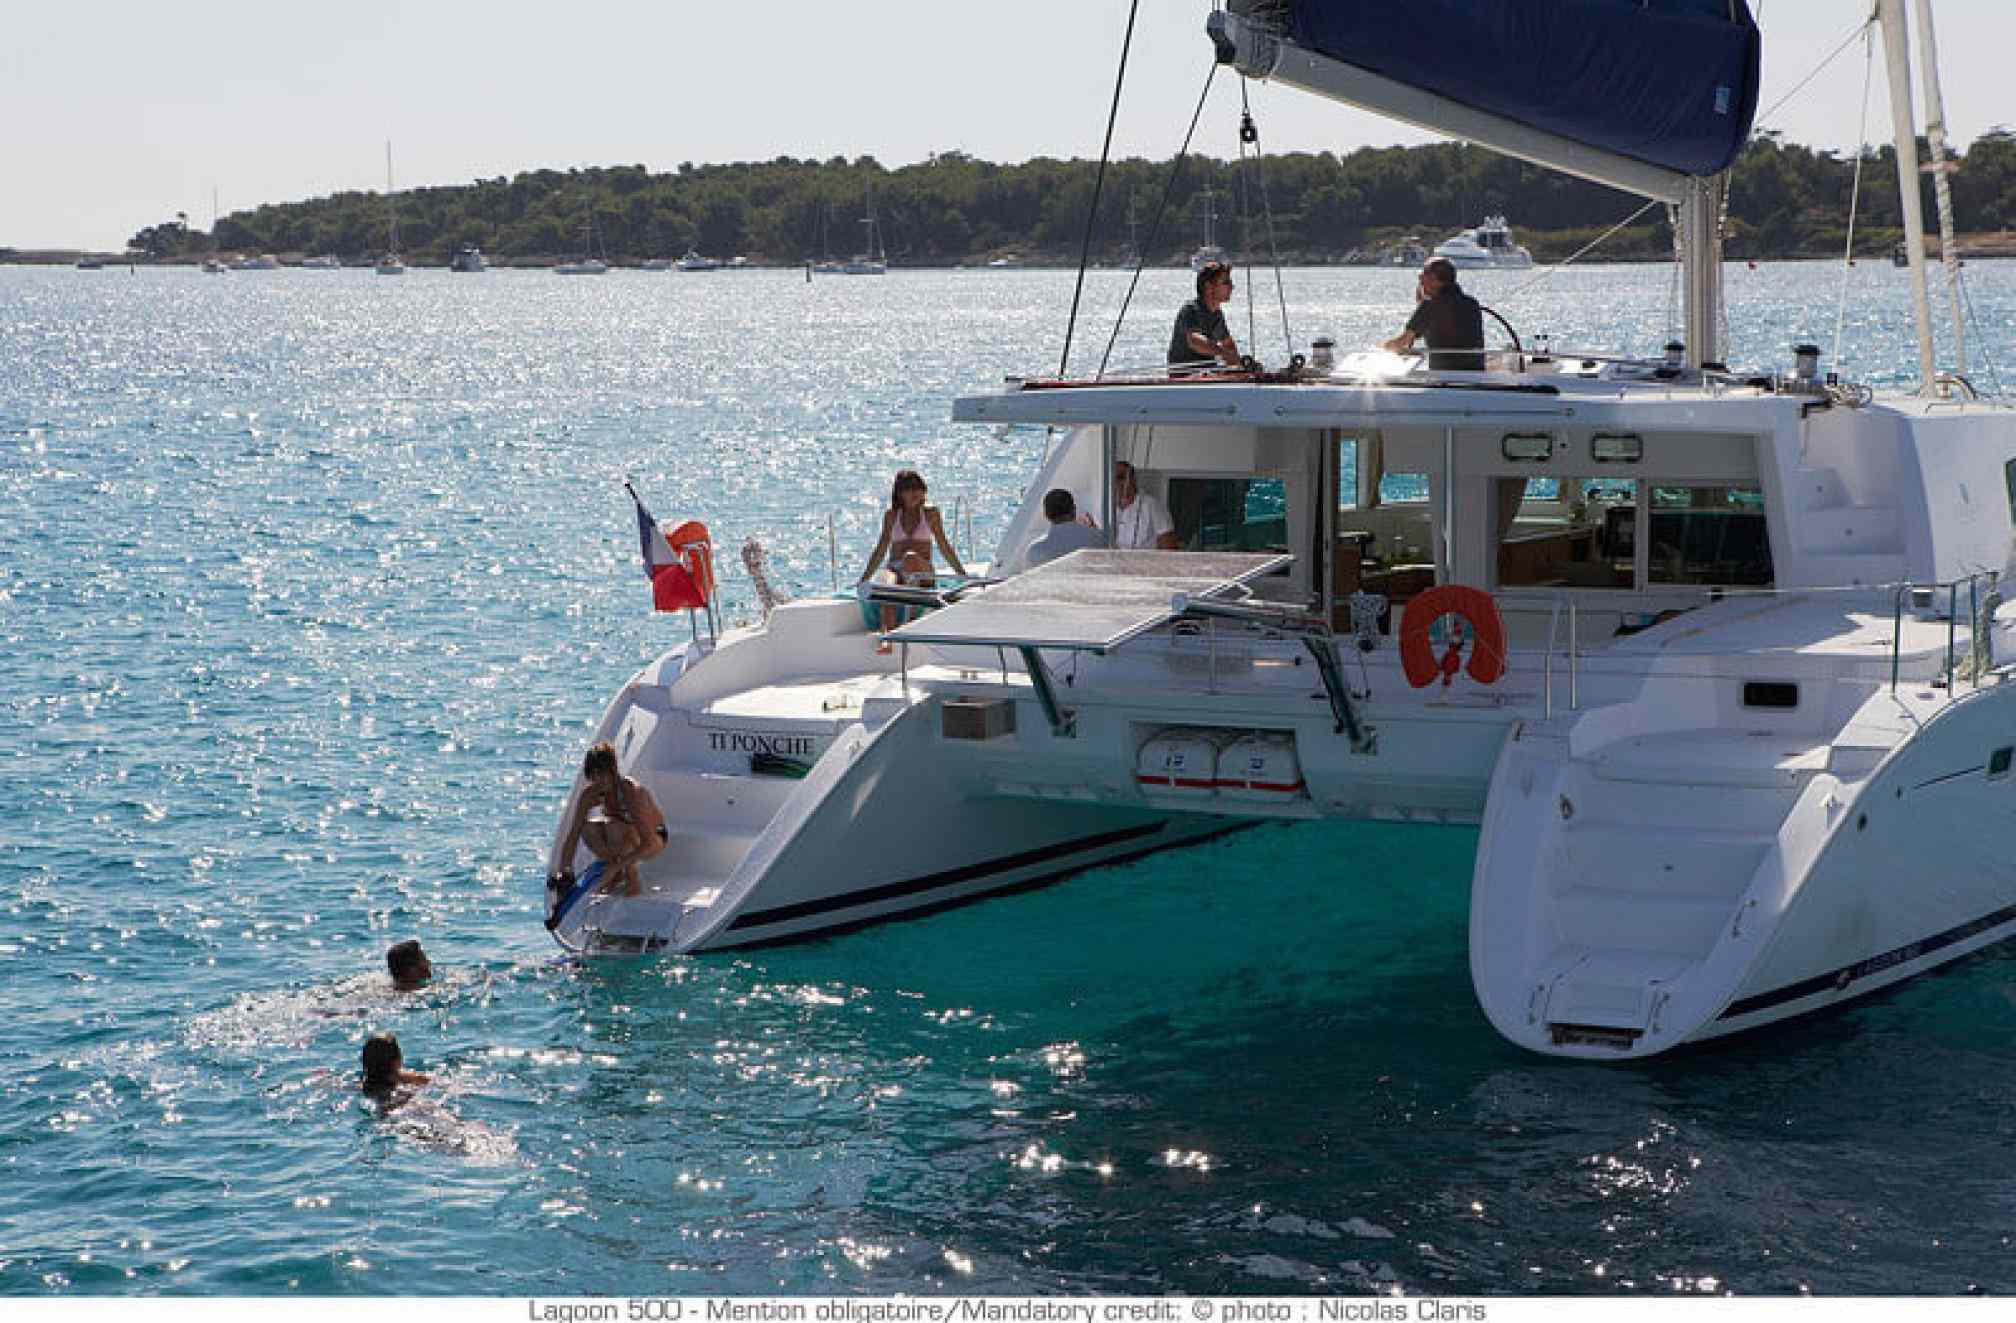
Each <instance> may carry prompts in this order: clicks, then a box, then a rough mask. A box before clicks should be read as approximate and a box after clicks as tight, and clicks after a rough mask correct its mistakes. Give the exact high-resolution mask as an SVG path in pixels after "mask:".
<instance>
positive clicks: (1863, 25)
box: [1750, 13, 1876, 138]
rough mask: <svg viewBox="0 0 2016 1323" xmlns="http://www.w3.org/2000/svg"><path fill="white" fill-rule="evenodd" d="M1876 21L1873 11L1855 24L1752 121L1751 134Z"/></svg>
mask: <svg viewBox="0 0 2016 1323" xmlns="http://www.w3.org/2000/svg"><path fill="white" fill-rule="evenodd" d="M1875 21H1876V15H1875V14H1873V13H1872V14H1870V15H1869V17H1867V18H1865V19H1863V20H1862V21H1861V22H1860V23H1857V24H1856V25H1855V30H1854V31H1853V32H1850V33H1849V34H1848V35H1847V36H1846V37H1844V38H1842V40H1841V44H1840V45H1839V46H1836V47H1835V48H1834V51H1833V53H1832V54H1830V55H1829V56H1828V57H1827V58H1826V59H1824V60H1822V61H1820V63H1819V64H1817V65H1815V66H1814V67H1813V72H1812V73H1809V74H1807V75H1806V76H1805V77H1804V78H1801V79H1800V80H1799V81H1798V82H1796V83H1794V84H1793V85H1792V90H1791V91H1789V92H1787V93H1786V94H1785V95H1784V96H1781V97H1779V98H1778V99H1777V100H1776V101H1774V102H1772V103H1771V109H1769V110H1767V111H1765V112H1764V113H1763V114H1761V115H1759V116H1758V117H1757V118H1756V119H1754V120H1752V121H1751V124H1750V136H1751V137H1753V138H1754V137H1756V136H1757V135H1758V134H1760V133H1762V132H1764V127H1763V126H1764V125H1766V124H1768V123H1770V121H1771V117H1772V116H1773V115H1775V114H1777V113H1778V112H1779V111H1781V110H1783V109H1784V108H1785V103H1786V102H1787V101H1790V100H1791V99H1792V98H1793V97H1795V96H1798V95H1799V94H1800V93H1801V92H1803V91H1805V90H1806V84H1808V83H1810V82H1812V81H1813V80H1814V79H1815V78H1818V77H1819V76H1820V75H1821V73H1823V72H1824V71H1825V70H1826V68H1827V66H1828V65H1830V64H1832V63H1834V61H1835V60H1837V59H1839V58H1841V52H1842V51H1845V50H1847V49H1848V48H1849V47H1850V46H1852V45H1854V44H1855V38H1857V37H1859V36H1861V35H1862V34H1863V32H1864V31H1865V30H1867V29H1868V28H1869V26H1870V25H1871V24H1873V23H1874V22H1875Z"/></svg>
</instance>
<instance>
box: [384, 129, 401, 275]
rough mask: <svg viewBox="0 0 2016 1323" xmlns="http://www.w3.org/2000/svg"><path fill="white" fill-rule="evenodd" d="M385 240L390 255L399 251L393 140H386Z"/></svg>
mask: <svg viewBox="0 0 2016 1323" xmlns="http://www.w3.org/2000/svg"><path fill="white" fill-rule="evenodd" d="M385 238H386V243H387V247H386V250H385V251H387V252H388V253H393V254H397V253H398V251H399V208H398V205H397V204H396V203H394V202H393V201H392V140H391V139H390V138H387V139H386V140H385Z"/></svg>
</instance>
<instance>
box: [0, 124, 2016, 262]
mask: <svg viewBox="0 0 2016 1323" xmlns="http://www.w3.org/2000/svg"><path fill="white" fill-rule="evenodd" d="M1894 161H1895V157H1894V154H1893V152H1892V150H1891V149H1890V148H1889V147H1883V148H1880V149H1877V150H1875V151H1872V152H1871V153H1870V154H1869V155H1868V156H1867V157H1865V158H1864V161H1863V176H1862V193H1861V202H1860V208H1859V215H1858V217H1857V222H1856V250H1857V252H1858V253H1860V254H1868V255H1884V254H1887V253H1888V252H1889V250H1890V249H1891V247H1892V246H1893V245H1894V244H1895V243H1896V241H1897V239H1898V237H1899V235H1900V234H1901V232H1902V231H1901V225H1902V222H1901V219H1900V216H1899V209H1898V204H1897V196H1896V192H1897V190H1896V183H1895V181H1896V169H1895V164H1894ZM1854 166H1855V161H1854V158H1853V156H1852V154H1850V155H1845V156H1844V155H1838V154H1835V153H1832V152H1825V151H1816V150H1814V149H1811V148H1808V147H1802V146H1799V145H1797V144H1793V143H1787V142H1785V141H1783V140H1782V139H1781V138H1780V137H1779V136H1778V135H1776V134H1763V135H1760V136H1758V137H1757V138H1756V139H1754V140H1753V141H1752V142H1751V144H1750V145H1749V147H1748V148H1747V149H1745V151H1744V154H1743V156H1742V158H1741V159H1740V160H1739V161H1738V162H1737V165H1736V168H1735V170H1734V171H1733V172H1732V174H1731V180H1730V195H1729V214H1728V229H1727V236H1728V248H1727V251H1728V255H1729V256H1730V257H1732V258H1736V259H1742V258H1758V259H1782V258H1800V257H1838V256H1839V255H1840V253H1841V251H1842V247H1843V244H1844V242H1845V238H1846V225H1847V218H1848V202H1849V192H1850V189H1851V187H1852V184H1853V177H1854ZM1097 169H1098V166H1097V163H1096V162H1090V161H1078V160H1072V161H1059V160H1050V159H1037V160H1032V161H1027V162H1023V163H1021V164H1018V165H996V164H992V163H989V162H986V161H982V160H978V159H975V158H974V157H971V156H968V155H966V154H965V153H963V152H945V153H942V154H939V155H936V156H933V157H932V158H931V159H930V160H928V161H925V162H922V163H920V164H917V165H910V166H904V167H902V168H900V169H895V170H889V169H885V168H884V167H883V166H881V165H880V164H878V163H877V162H876V161H875V160H874V159H873V158H872V157H861V158H858V159H855V160H852V161H849V160H846V159H844V158H841V157H834V158H832V159H831V160H827V161H811V160H802V161H801V160H794V159H792V158H790V157H779V158H777V159H776V160H773V161H764V162H748V163H741V164H732V165H693V164H690V163H689V164H686V165H681V166H680V167H679V168H678V169H677V170H676V171H672V172H666V173H657V174H654V173H652V172H651V171H649V170H647V169H645V168H644V167H643V166H641V165H631V166H610V167H606V168H598V169H585V170H568V171H564V172H563V171H557V170H534V171H527V172H525V173H521V174H519V175H516V176H514V177H511V178H505V177H502V176H500V177H498V178H495V179H481V180H477V181H475V182H473V183H469V184H462V185H455V186H449V187H428V188H414V189H408V190H403V191H401V192H399V193H398V194H397V195H396V197H395V199H394V201H395V203H396V206H397V210H398V218H399V233H400V236H401V245H402V247H403V249H404V251H405V255H406V258H407V260H408V261H409V262H418V263H422V264H435V265H445V264H446V263H447V262H448V260H449V258H450V257H451V256H452V255H453V254H454V253H455V252H456V251H457V250H458V249H460V248H462V247H464V246H468V245H473V246H475V247H478V248H481V249H482V250H483V251H484V252H485V254H486V255H487V256H488V257H489V258H490V260H491V261H493V262H501V263H504V264H515V265H545V264H550V263H552V262H556V261H561V260H565V259H567V258H570V257H578V256H581V255H583V254H584V253H586V252H588V251H589V250H590V249H591V248H592V249H593V250H594V251H595V253H596V255H598V256H602V257H606V258H607V259H608V260H610V261H612V262H618V263H635V262H642V261H645V260H648V259H651V258H666V257H677V256H679V255H680V254H683V253H687V252H700V253H705V254H708V255H710V256H716V257H729V256H744V257H746V258H747V259H748V260H749V261H751V262H758V263H768V264H791V265H795V264H798V263H802V262H805V261H808V260H818V259H821V258H825V257H829V256H830V257H845V256H847V255H848V254H850V253H853V252H856V251H860V250H861V249H863V248H864V247H865V246H867V243H868V239H867V228H868V227H866V226H864V225H863V224H862V221H863V219H864V217H865V216H866V215H867V214H868V211H869V209H871V208H872V211H873V214H874V218H875V222H876V225H875V229H876V231H877V233H878V236H879V244H880V246H881V247H882V248H884V249H885V250H886V251H887V254H888V256H889V259H890V260H891V261H892V262H894V263H897V264H902V265H913V266H953V265H959V264H974V265H977V264H984V263H988V262H996V263H1001V264H1005V263H1010V262H1013V263H1017V264H1022V265H1068V264H1075V263H1076V262H1077V260H1078V254H1079V248H1080V244H1081V242H1082V241H1083V239H1084V231H1085V215H1086V211H1087V208H1088V206H1089V205H1090V201H1091V197H1092V189H1093V183H1094V178H1095V175H1096V173H1097ZM1255 169H1264V171H1265V199H1264V202H1265V205H1263V198H1262V192H1261V187H1260V177H1259V176H1258V175H1257V174H1254V173H1252V172H1253V171H1254V170H1255ZM1169 172H1170V162H1168V161H1148V160H1142V159H1139V158H1134V159H1129V160H1124V161H1119V162H1115V163H1113V165H1112V166H1110V167H1109V170H1108V174H1107V180H1106V191H1105V195H1104V198H1103V199H1102V201H1101V205H1100V216H1099V222H1098V226H1097V228H1096V230H1095V232H1094V235H1093V241H1092V254H1091V256H1092V260H1094V261H1096V262H1101V263H1104V264H1107V265H1123V264H1124V265H1132V264H1133V263H1134V262H1135V261H1136V260H1137V258H1140V259H1145V260H1146V261H1147V262H1148V264H1150V265H1157V266H1169V265H1172V264H1180V263H1182V262H1183V261H1184V260H1185V259H1186V258H1187V256H1188V254H1189V253H1190V252H1191V251H1192V250H1193V249H1194V248H1196V247H1197V245H1198V244H1199V243H1200V242H1201V241H1202V239H1203V233H1204V225H1205V219H1206V215H1207V212H1208V213H1209V214H1210V215H1212V216H1213V217H1214V218H1215V226H1216V238H1217V241H1218V242H1219V243H1220V244H1222V245H1224V246H1225V247H1226V248H1228V249H1230V250H1231V251H1233V252H1235V253H1238V254H1240V255H1241V256H1242V257H1244V258H1247V259H1250V260H1255V261H1260V260H1264V259H1265V257H1266V255H1267V254H1268V253H1269V252H1270V250H1271V251H1278V252H1279V254H1280V256H1281V258H1282V260H1283V261H1285V262H1291V263H1296V264H1307V263H1336V262H1346V261H1373V260H1378V259H1379V258H1380V257H1381V256H1383V255H1385V254H1387V253H1390V251H1391V250H1392V249H1393V248H1394V247H1396V246H1398V245H1400V244H1401V243H1403V242H1404V241H1405V240H1406V239H1408V238H1409V237H1410V236H1418V237H1419V238H1420V239H1421V240H1422V241H1424V242H1425V243H1426V244H1428V245H1429V246H1431V247H1432V246H1433V245H1434V244H1435V243H1436V242H1438V241H1439V240H1440V239H1442V238H1444V237H1447V236H1448V235H1449V234H1452V233H1454V232H1455V231H1456V230H1458V229H1460V228H1463V227H1465V226H1469V225H1475V224H1477V223H1478V221H1479V220H1481V219H1482V218H1483V217H1484V216H1486V215H1503V216H1506V217H1508V218H1509V219H1510V220H1511V222H1512V224H1513V226H1514V227H1515V229H1516V231H1517V238H1518V241H1519V242H1520V243H1523V244H1525V245H1526V246H1527V247H1528V248H1530V249H1531V250H1532V252H1533V255H1534V257H1535V259H1536V260H1538V261H1541V262H1547V261H1554V260H1559V259H1560V258H1563V257H1566V256H1568V255H1569V254H1571V253H1573V252H1575V251H1576V250H1577V249H1579V248H1581V247H1582V246H1583V245H1585V244H1587V243H1589V242H1590V241H1591V240H1593V239H1595V238H1596V237H1597V236H1598V235H1600V234H1601V233H1602V232H1603V231H1604V230H1606V229H1608V228H1609V227H1610V226H1611V225H1614V224H1615V223H1617V222H1618V221H1620V220H1622V219H1623V218H1624V217H1626V216H1629V215H1630V214H1631V213H1632V212H1633V211H1634V210H1636V209H1637V208H1638V207H1639V206H1640V205H1642V203H1641V201H1640V200H1639V199H1637V198H1634V197H1631V196H1629V195H1627V194H1623V193H1618V192H1616V191H1614V190H1612V189H1608V188H1604V187H1602V186H1600V185H1597V184H1590V183H1585V182H1583V181H1581V180H1578V179H1572V178H1569V177H1567V176H1564V175H1560V174H1555V173H1553V172H1550V171H1546V170H1541V169H1539V168H1537V167H1534V166H1529V165H1525V164H1523V163H1521V162H1518V161H1514V160H1510V159H1508V158H1505V157H1502V156H1498V155H1496V154H1494V153H1491V152H1488V151H1484V150H1482V149H1475V148H1470V147H1467V146H1465V145H1463V144H1460V143H1438V144H1432V145H1428V146H1420V147H1385V148H1364V149H1361V150H1358V151H1354V152H1350V153H1348V154H1344V155H1336V154H1333V153H1330V152H1316V153H1310V152H1295V153H1288V154H1284V155H1278V156H1270V157H1268V158H1266V160H1265V162H1264V165H1263V166H1260V167H1254V166H1250V165H1249V166H1246V167H1243V168H1242V167H1241V166H1240V165H1239V164H1238V163H1236V162H1225V161H1217V160H1211V159H1205V158H1192V159H1190V160H1188V161H1186V162H1185V163H1184V165H1183V169H1182V173H1181V174H1180V176H1179V177H1178V179H1177V181H1176V185H1175V188H1174V190H1173V192H1172V193H1171V195H1170V201H1169V204H1168V207H1167V209H1166V211H1165V212H1164V213H1163V215H1162V219H1161V225H1160V227H1159V229H1158V228H1156V226H1155V217H1156V212H1157V207H1158V204H1159V203H1160V201H1161V198H1162V196H1163V192H1164V189H1165V188H1166V187H1167V186H1168V180H1169ZM1952 189H1953V198H1954V207H1955V220H1956V226H1957V228H1958V229H1959V231H1961V232H1962V233H1963V234H1964V235H1966V236H1968V237H1967V238H1966V239H1965V240H1963V241H1962V243H1961V247H1962V249H1963V251H1966V252H1970V253H1973V254H1978V255H1983V256H1987V255H1996V254H1998V253H1999V254H2006V255H2012V256H2016V234H2011V233H2010V232H2009V231H2010V230H2011V228H2012V226H2016V133H2012V132H2011V131H2010V130H2008V129H2006V128H2000V127H1998V128H1996V129H1994V130H1992V131H1991V132H1989V133H1986V134H1984V135H1982V136H1981V137H1980V138H1979V139H1977V140H1976V141H1975V142H1974V144H1973V145H1972V147H1971V148H1970V149H1969V150H1968V151H1967V153H1966V154H1965V156H1964V158H1962V160H1961V161H1960V167H1959V169H1958V171H1957V172H1956V173H1955V174H1954V175H1953V177H1952ZM1924 191H1925V201H1926V215H1927V217H1928V221H1927V224H1928V226H1930V225H1931V224H1932V222H1931V221H1930V219H1929V218H1930V217H1931V216H1933V215H1935V214H1936V213H1935V212H1934V211H1933V210H1932V184H1931V182H1930V179H1929V177H1928V178H1927V179H1926V181H1925V183H1924ZM1269 207H1271V213H1272V214H1271V221H1272V224H1271V232H1272V244H1271V248H1270V242H1269V216H1268V214H1267V212H1268V208H1269ZM386 219H387V207H386V199H385V197H384V195H382V194H379V193H364V192H350V193H338V194H335V195H333V196H330V197H322V198H313V199H309V200H307V201H302V202H280V203H268V204H265V205H263V206H259V207H254V208H252V209H250V210H246V211H238V212H233V213H231V214H230V215H228V216H222V217H219V218H218V220H217V222H216V224H215V228H214V230H213V231H211V232H208V233H206V232H204V231H202V230H199V229H196V228H193V227H192V226H190V225H189V223H188V218H187V217H186V216H184V215H177V216H175V217H172V218H169V219H167V220H164V221H159V222H157V223H154V224H151V225H147V226H145V227H143V228H142V229H140V230H139V231H138V232H137V233H135V234H134V235H133V237H132V239H131V240H130V244H129V246H130V248H131V250H132V251H133V252H134V253H135V254H137V255H139V256H140V257H141V258H142V259H143V260H148V261H157V262H175V261H181V262H190V261H197V260H200V259H202V258H203V257H205V256H208V255H210V254H213V253H253V252H264V253H277V254H322V253H329V254H334V255H336V256H337V257H339V258H341V259H343V260H344V261H345V262H346V263H357V262H364V261H366V260H368V259H371V258H373V257H375V256H376V255H377V254H378V253H379V252H381V251H382V250H383V248H384V245H385V239H386ZM1672 251H1673V249H1672V236H1671V233H1670V231H1669V230H1668V228H1667V221H1666V216H1665V214H1664V209H1663V208H1654V209H1653V210H1651V211H1649V212H1647V213H1646V215H1645V216H1644V217H1643V218H1641V219H1640V220H1639V221H1638V222H1637V223H1635V224H1633V225H1631V226H1629V227H1627V228H1626V229H1625V230H1623V231H1622V232H1620V233H1618V234H1617V235H1615V236H1613V237H1612V238H1611V239H1610V240H1608V241H1607V242H1606V243H1605V244H1604V245H1603V247H1602V248H1601V249H1600V250H1599V251H1598V253H1597V254H1596V255H1595V258H1596V260H1606V261H1620V260H1627V261H1628V260H1641V261H1657V260H1665V259H1667V258H1670V256H1671V255H1672ZM7 256H8V254H7V251H6V250H0V260H4V259H6V258H7ZM22 256H24V255H14V260H21V257H22Z"/></svg>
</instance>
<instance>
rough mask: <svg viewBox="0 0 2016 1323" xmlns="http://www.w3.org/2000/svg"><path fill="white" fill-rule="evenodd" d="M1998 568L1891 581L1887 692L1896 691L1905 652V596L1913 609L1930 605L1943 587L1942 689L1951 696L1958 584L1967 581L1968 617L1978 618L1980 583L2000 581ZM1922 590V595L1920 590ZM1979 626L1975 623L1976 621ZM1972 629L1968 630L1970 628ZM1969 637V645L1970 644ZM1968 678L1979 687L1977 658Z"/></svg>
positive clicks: (1958, 601)
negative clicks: (1923, 580) (1920, 580)
mask: <svg viewBox="0 0 2016 1323" xmlns="http://www.w3.org/2000/svg"><path fill="white" fill-rule="evenodd" d="M2001 578H2002V571H2000V570H1975V571H1974V572H1973V573H1971V574H1963V575H1961V576H1959V577H1958V578H1953V579H1942V580H1939V581H1937V582H1934V583H1912V582H1911V581H1910V580H1908V579H1907V580H1905V581H1904V582H1903V583H1900V584H1896V585H1894V588H1893V591H1892V593H1891V597H1890V692H1891V693H1893V694H1894V693H1896V692H1897V682H1898V678H1899V673H1900V671H1901V669H1902V665H1903V652H1904V599H1905V598H1906V597H1909V598H1910V599H1911V605H1912V608H1913V609H1914V610H1916V609H1919V608H1921V607H1930V606H1932V605H1933V603H1934V602H1935V601H1936V600H1937V598H1936V597H1935V596H1934V594H1936V593H1937V592H1938V591H1939V590H1940V589H1941V588H1944V589H1945V590H1946V663H1945V666H1944V667H1943V670H1944V672H1945V689H1946V693H1947V695H1948V696H1949V697H1950V696H1951V695H1952V693H1953V682H1954V680H1955V679H1956V678H1957V676H1958V675H1959V667H1958V665H1957V664H1956V663H1955V660H1954V655H1953V652H1954V641H1955V638H1956V636H1957V634H1958V631H1959V628H1960V585H1961V584H1966V585H1967V606H1968V619H1969V620H1970V621H1976V622H1978V620H1979V617H1980V613H1981V583H1982V581H1983V580H1986V581H1987V583H1988V586H1989V588H1990V589H1993V588H1994V586H1995V585H1996V584H1997V583H1999V582H2000V581H2001ZM1921 593H1922V594H1924V596H1923V598H1922V599H1921V598H1920V597H1919V594H1921ZM1977 628H1978V624H1977ZM1970 632H1971V631H1970ZM1972 646H1973V645H1972V643H1971V641H1970V643H1969V647H1970V649H1971V648H1972ZM1969 669H1970V673H1971V676H1970V678H1971V682H1972V683H1973V684H1974V685H1975V686H1976V687H1977V688H1978V687H1979V686H1980V683H1981V674H1982V669H1983V668H1982V666H1981V661H1980V659H1979V658H1976V659H1975V661H1974V664H1973V665H1972V666H1971V667H1970V668H1969Z"/></svg>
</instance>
